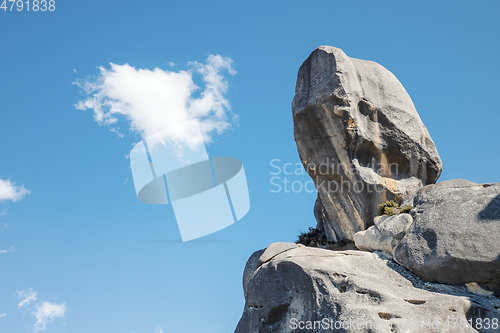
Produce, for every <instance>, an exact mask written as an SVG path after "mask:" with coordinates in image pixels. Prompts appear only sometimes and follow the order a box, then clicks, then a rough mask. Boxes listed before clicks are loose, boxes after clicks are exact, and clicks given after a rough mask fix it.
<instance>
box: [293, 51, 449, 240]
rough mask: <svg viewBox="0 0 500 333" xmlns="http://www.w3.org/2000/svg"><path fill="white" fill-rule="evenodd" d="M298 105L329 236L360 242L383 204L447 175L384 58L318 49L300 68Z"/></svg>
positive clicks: (300, 143)
mask: <svg viewBox="0 0 500 333" xmlns="http://www.w3.org/2000/svg"><path fill="white" fill-rule="evenodd" d="M292 111H293V120H294V135H295V141H296V143H297V148H298V151H299V155H300V158H301V161H302V163H303V165H304V168H305V169H306V171H307V172H308V174H309V175H310V176H311V177H312V178H313V180H314V181H315V184H316V187H317V188H318V199H317V201H316V205H315V209H314V212H315V216H316V218H317V221H318V226H317V228H318V229H320V230H323V231H324V232H325V233H326V235H327V237H328V240H329V241H333V242H336V241H340V240H352V238H353V236H354V234H355V233H356V232H358V231H360V230H365V229H366V228H367V227H369V226H370V225H372V224H373V217H374V216H375V215H376V210H377V207H378V205H379V204H380V203H382V202H385V201H386V200H390V199H393V198H395V197H396V196H399V195H407V194H408V193H410V192H413V191H415V190H417V189H419V188H421V187H422V186H423V185H427V184H432V183H434V182H435V181H436V180H437V179H438V177H439V175H440V173H441V169H442V166H441V160H440V158H439V155H438V153H437V150H436V147H435V145H434V143H433V141H432V139H431V137H430V135H429V133H428V131H427V129H426V128H425V126H424V125H423V123H422V121H421V120H420V117H419V115H418V113H417V111H416V110H415V107H414V105H413V103H412V101H411V99H410V97H409V96H408V94H407V93H406V91H405V89H404V88H403V86H402V85H401V83H400V82H399V81H398V80H397V79H396V77H395V76H394V75H393V74H392V73H391V72H389V71H388V70H387V69H385V68H384V67H382V66H381V65H379V64H377V63H374V62H371V61H365V60H359V59H354V58H349V57H348V56H346V55H345V53H344V52H343V51H342V50H340V49H337V48H334V47H331V46H321V47H319V48H317V49H316V50H315V51H314V52H312V53H311V55H310V56H309V58H308V59H307V60H306V61H305V62H304V63H303V64H302V66H301V67H300V69H299V73H298V77H297V85H296V89H295V97H294V99H293V103H292Z"/></svg>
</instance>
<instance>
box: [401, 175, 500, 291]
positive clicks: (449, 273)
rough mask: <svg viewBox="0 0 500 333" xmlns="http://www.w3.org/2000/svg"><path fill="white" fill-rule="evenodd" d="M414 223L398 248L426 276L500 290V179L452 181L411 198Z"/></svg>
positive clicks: (406, 263)
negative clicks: (475, 181)
mask: <svg viewBox="0 0 500 333" xmlns="http://www.w3.org/2000/svg"><path fill="white" fill-rule="evenodd" d="M406 203H408V204H411V205H413V207H414V208H413V210H412V212H411V213H412V216H413V220H414V221H413V225H412V226H411V228H410V229H409V231H408V233H407V234H406V236H405V237H404V238H403V239H402V240H401V243H400V244H399V245H398V246H397V247H396V249H395V250H394V257H395V259H396V261H397V262H399V263H400V264H402V265H403V266H405V267H407V268H408V269H409V270H411V271H412V272H414V273H415V274H416V275H418V276H419V277H421V278H422V279H425V280H429V281H436V282H443V283H452V284H465V283H468V282H476V283H478V284H479V285H481V286H482V287H489V288H490V289H491V290H495V291H496V292H497V293H498V292H500V241H499V237H500V183H497V184H475V183H473V182H470V181H467V180H449V181H444V182H441V183H438V184H436V185H429V186H426V187H424V188H422V189H421V190H419V191H418V192H416V193H415V194H414V195H412V196H410V197H409V198H408V199H407V202H406Z"/></svg>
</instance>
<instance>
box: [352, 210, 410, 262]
mask: <svg viewBox="0 0 500 333" xmlns="http://www.w3.org/2000/svg"><path fill="white" fill-rule="evenodd" d="M374 221H375V224H374V225H372V226H371V227H369V228H368V229H366V230H364V231H359V232H357V233H356V234H355V235H354V243H355V244H356V247H357V248H358V249H360V250H366V251H385V252H387V253H392V251H394V249H395V248H396V246H397V245H398V244H399V243H400V241H401V239H402V238H403V237H404V236H405V235H406V233H407V232H408V229H410V227H411V225H412V223H413V219H412V217H411V215H410V214H399V215H384V216H377V217H375V220H374Z"/></svg>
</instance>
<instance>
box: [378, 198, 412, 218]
mask: <svg viewBox="0 0 500 333" xmlns="http://www.w3.org/2000/svg"><path fill="white" fill-rule="evenodd" d="M412 209H413V207H412V206H410V205H404V206H400V204H399V203H397V202H396V201H394V200H388V201H386V202H385V203H383V204H381V205H379V206H378V215H398V214H403V213H409V212H410V211H411V210H412Z"/></svg>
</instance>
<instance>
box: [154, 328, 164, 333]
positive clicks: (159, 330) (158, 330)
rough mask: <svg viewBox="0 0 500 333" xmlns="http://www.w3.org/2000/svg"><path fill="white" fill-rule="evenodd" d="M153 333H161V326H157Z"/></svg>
mask: <svg viewBox="0 0 500 333" xmlns="http://www.w3.org/2000/svg"><path fill="white" fill-rule="evenodd" d="M155 333H163V328H161V327H157V328H156V331H155Z"/></svg>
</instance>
